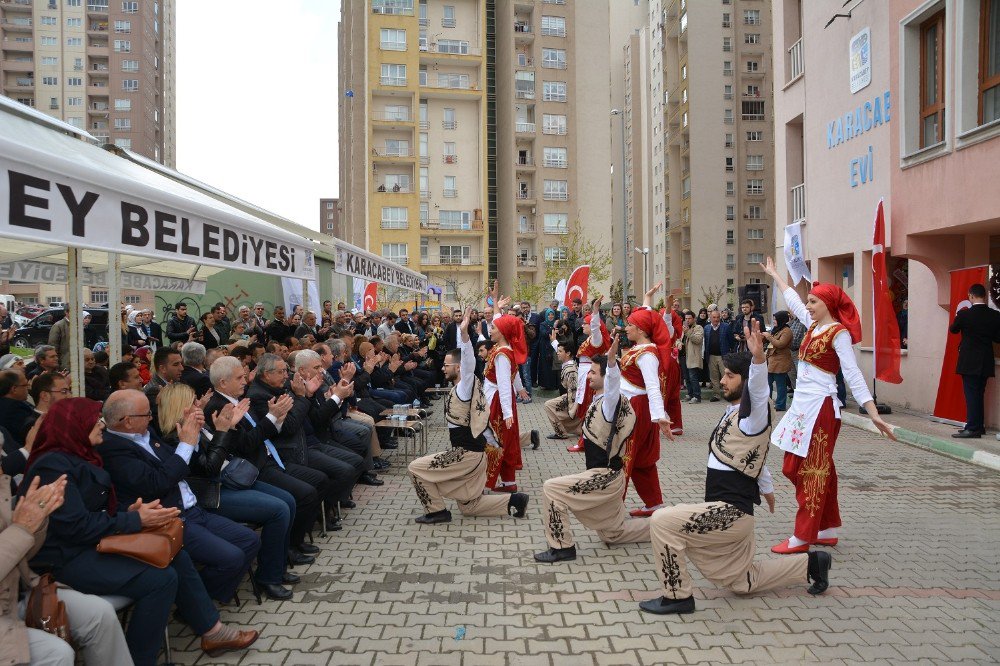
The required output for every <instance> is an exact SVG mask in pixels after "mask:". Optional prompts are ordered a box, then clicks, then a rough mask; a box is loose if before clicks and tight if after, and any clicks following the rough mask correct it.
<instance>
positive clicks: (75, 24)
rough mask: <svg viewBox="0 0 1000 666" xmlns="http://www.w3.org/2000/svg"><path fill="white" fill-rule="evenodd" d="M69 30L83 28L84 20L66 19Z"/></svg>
mask: <svg viewBox="0 0 1000 666" xmlns="http://www.w3.org/2000/svg"><path fill="white" fill-rule="evenodd" d="M66 27H67V28H82V27H83V19H82V18H68V19H66Z"/></svg>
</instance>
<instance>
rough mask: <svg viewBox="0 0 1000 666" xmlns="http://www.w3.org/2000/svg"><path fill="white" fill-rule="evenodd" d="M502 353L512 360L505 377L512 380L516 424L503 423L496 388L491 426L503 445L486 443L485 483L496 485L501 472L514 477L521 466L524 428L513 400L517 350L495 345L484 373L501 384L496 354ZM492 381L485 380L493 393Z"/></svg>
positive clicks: (491, 406)
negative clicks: (508, 425)
mask: <svg viewBox="0 0 1000 666" xmlns="http://www.w3.org/2000/svg"><path fill="white" fill-rule="evenodd" d="M500 355H503V356H504V357H506V358H507V360H508V362H509V363H510V377H509V378H504V379H505V380H506V381H509V382H511V406H510V408H511V414H512V416H513V419H514V423H513V425H512V426H511V427H510V428H508V427H507V426H506V425H504V417H503V407H502V406H501V404H500V391H499V390H495V391H493V392H492V393H493V395H492V398H491V399H490V420H489V424H490V430H492V431H493V436H494V437H496V440H497V443H498V444H500V448H499V449H498V448H496V447H492V446H490V447H487V449H486V452H487V454H488V458H489V464H488V467H487V471H486V487H487V488H493V487H495V486H496V482H497V476H502V478H503V480H504V481H513V480H514V472H515V471H516V470H519V469H521V431H520V429H519V427H518V422H517V404H516V402H515V401H514V389H513V382H514V377H515V376H516V375H517V370H518V367H517V364H516V363H514V351H513V350H512V349H511V348H510V347H499V346H495V347H493V348H492V349H491V350H490V353H489V354H488V355H487V357H486V368H485V370H484V372H483V377H484V378H485V379H486V382H488V383H492V384H493V385H494V386H497V387H498V386H499V382H498V381H497V379H498V377H497V364H496V361H497V357H498V356H500ZM489 388H491V387H489V384H486V389H487V391H486V392H487V393H490V392H491V391H490V390H489Z"/></svg>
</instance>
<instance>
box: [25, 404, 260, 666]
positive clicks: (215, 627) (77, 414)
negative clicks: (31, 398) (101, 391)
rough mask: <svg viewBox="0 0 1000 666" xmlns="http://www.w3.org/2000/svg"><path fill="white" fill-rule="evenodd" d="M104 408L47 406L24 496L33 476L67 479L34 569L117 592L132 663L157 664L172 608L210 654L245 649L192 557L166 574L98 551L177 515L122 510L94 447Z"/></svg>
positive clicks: (251, 635)
mask: <svg viewBox="0 0 1000 666" xmlns="http://www.w3.org/2000/svg"><path fill="white" fill-rule="evenodd" d="M100 409H101V405H100V403H98V402H95V401H93V400H89V399H87V398H67V399H65V400H60V401H59V402H56V403H54V404H53V405H52V407H51V408H50V409H49V411H48V412H47V413H46V415H45V420H44V421H43V423H42V426H41V428H40V429H39V431H38V437H37V438H36V440H35V444H34V447H33V448H32V451H31V456H30V458H29V459H28V466H27V467H28V471H27V472H26V474H25V477H24V482H23V483H22V484H21V488H22V492H23V489H26V488H28V487H29V486H30V484H31V481H32V479H33V478H34V477H36V476H37V477H40V479H41V483H43V484H47V483H51V482H53V481H55V480H56V479H58V478H59V477H60V476H62V475H63V474H65V475H66V479H67V484H66V495H65V502H64V504H63V505H62V506H61V507H60V508H59V509H57V510H56V511H55V512H53V513H52V515H51V516H49V526H48V532H47V534H46V538H45V543H44V545H43V546H42V547H41V549H40V550H39V551H38V553H37V554H36V555H35V557H34V558H32V560H31V566H32V568H33V569H35V570H36V571H51V572H52V573H53V575H54V576H55V578H56V580H57V581H59V582H61V583H65V584H66V585H69V586H70V587H72V588H73V589H75V590H77V591H79V592H84V593H86V594H98V595H119V596H123V597H128V598H129V599H132V600H134V602H135V604H134V606H133V609H132V619H131V621H130V622H129V625H128V629H127V631H126V632H125V640H126V642H127V643H128V647H129V652H130V653H131V654H132V659H133V660H134V661H135V663H136V664H138V665H140V666H142V665H145V664H150V665H152V664H155V663H156V656H157V654H158V653H159V651H160V647H161V645H162V644H163V634H164V628H165V627H166V626H167V622H168V620H169V613H170V607H171V606H172V605H173V604H175V603H176V604H177V610H178V613H179V614H180V616H181V617H182V618H184V620H185V621H186V622H187V623H188V624H189V625H190V626H191V628H192V630H193V631H194V632H195V633H196V634H199V635H201V637H202V640H201V646H202V649H203V650H205V651H206V652H209V654H219V653H221V652H224V651H227V650H231V649H239V648H244V647H246V646H248V645H250V644H251V643H253V642H254V641H255V640H256V639H257V632H256V631H250V632H245V631H238V630H236V629H234V628H231V627H227V626H226V625H224V624H222V623H221V622H220V621H219V612H218V610H216V608H215V605H214V604H213V603H212V600H211V599H209V597H208V593H207V592H206V591H205V586H204V584H203V583H202V582H201V577H200V576H199V575H198V572H197V571H196V570H195V568H194V565H193V564H192V562H191V558H190V557H189V556H188V554H187V553H186V552H185V551H184V550H183V549H182V550H181V551H180V552H179V553H178V554H177V557H175V558H174V561H173V562H172V563H171V564H170V566H169V567H167V568H166V569H157V568H155V567H152V566H150V565H148V564H145V563H143V562H140V561H138V560H135V559H132V558H129V557H124V556H122V555H109V554H103V553H98V552H97V543H98V542H99V541H100V540H101V539H102V538H104V537H106V536H111V535H115V534H135V533H137V532H140V531H141V530H142V529H143V528H145V527H157V526H160V525H163V524H165V523H166V522H167V521H168V520H170V519H172V518H174V517H176V516H177V515H178V513H179V512H178V510H177V509H166V508H163V507H160V506H159V502H151V503H149V504H142V503H141V500H138V501H136V503H135V504H133V505H132V506H130V507H128V508H125V507H119V506H118V503H117V500H116V498H115V491H114V487H113V486H112V484H111V477H110V475H109V474H108V472H106V471H105V470H104V461H103V460H102V459H101V456H100V454H99V453H98V452H97V449H96V448H95V447H96V446H97V445H98V444H100V443H101V441H102V431H103V430H104V424H103V423H102V422H101V421H100V420H99V418H98V417H99V416H100Z"/></svg>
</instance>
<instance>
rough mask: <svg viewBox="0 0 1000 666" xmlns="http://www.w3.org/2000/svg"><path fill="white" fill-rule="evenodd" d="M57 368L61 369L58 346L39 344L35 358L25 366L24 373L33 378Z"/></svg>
mask: <svg viewBox="0 0 1000 666" xmlns="http://www.w3.org/2000/svg"><path fill="white" fill-rule="evenodd" d="M57 370H59V352H58V351H56V348H55V347H53V346H52V345H38V346H37V347H35V357H34V360H33V361H32V362H31V363H28V365H26V366H24V375H25V377H27V378H28V379H29V380H32V379H34V378H35V377H37V376H38V375H40V374H42V373H43V372H56V371H57Z"/></svg>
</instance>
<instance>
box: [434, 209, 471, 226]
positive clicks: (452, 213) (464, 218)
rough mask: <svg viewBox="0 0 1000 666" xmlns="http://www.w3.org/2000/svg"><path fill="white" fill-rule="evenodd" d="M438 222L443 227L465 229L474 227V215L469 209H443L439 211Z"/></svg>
mask: <svg viewBox="0 0 1000 666" xmlns="http://www.w3.org/2000/svg"><path fill="white" fill-rule="evenodd" d="M438 216H439V219H438V223H439V224H440V226H441V228H442V229H464V230H466V231H467V230H469V229H471V228H472V216H471V215H470V213H469V211H463V210H441V211H438Z"/></svg>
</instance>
